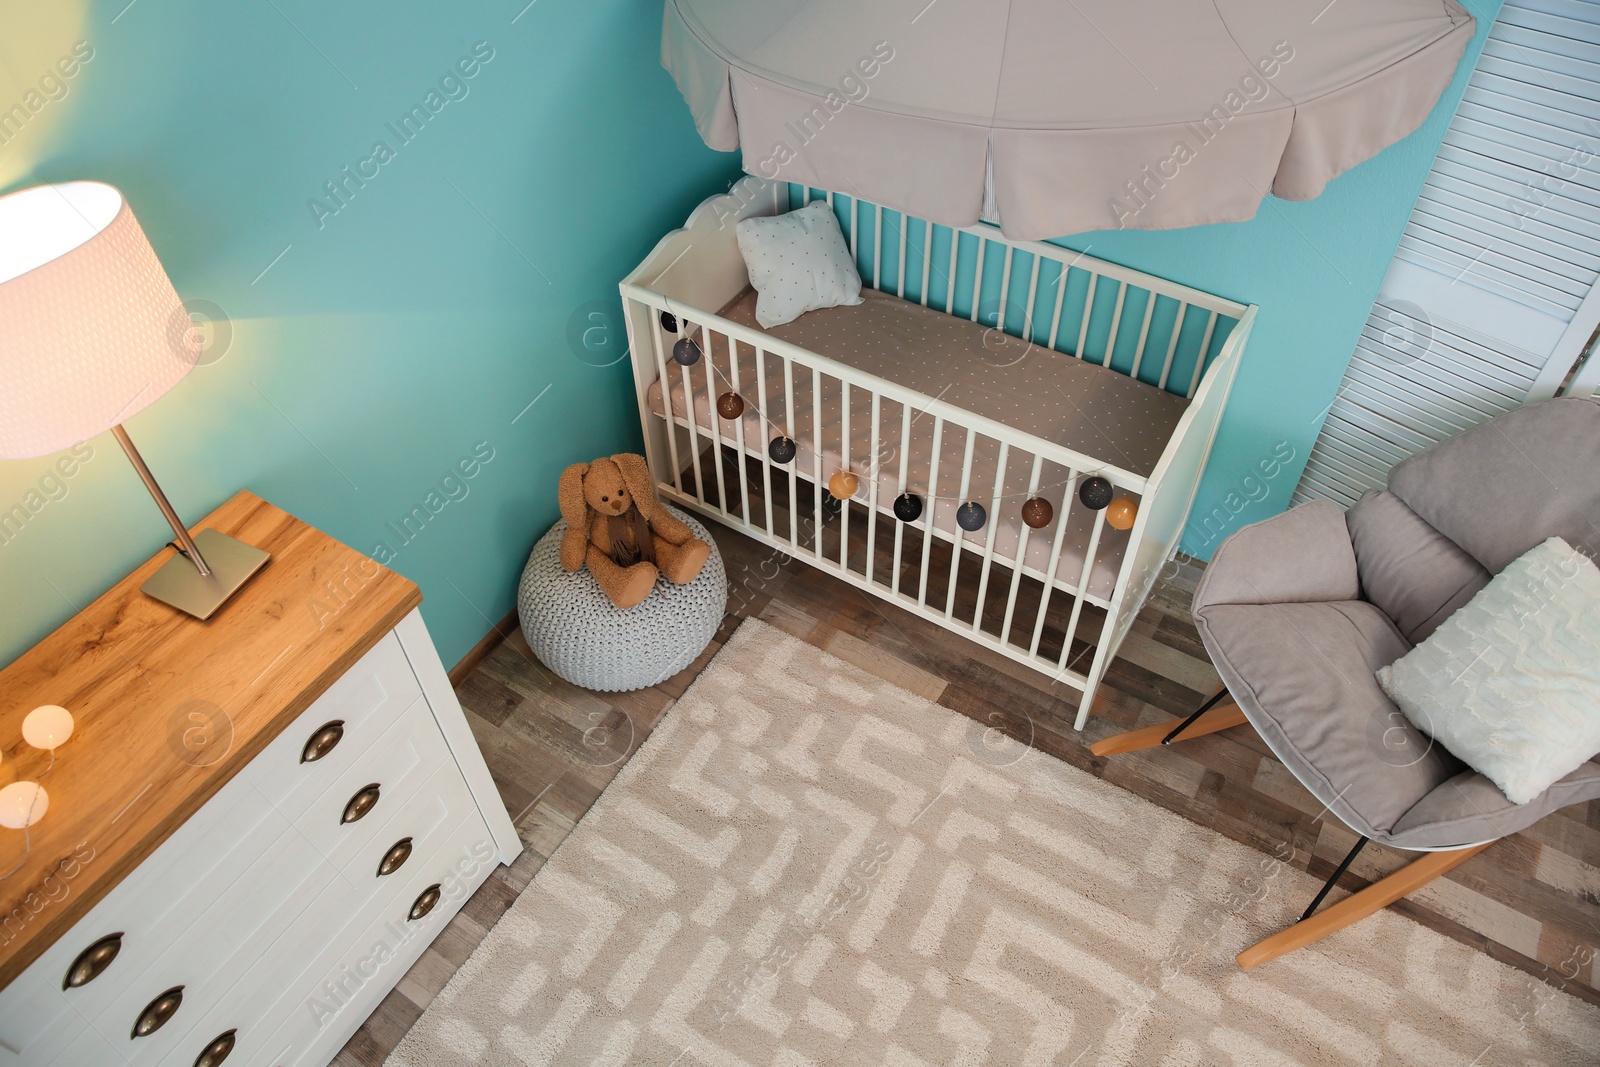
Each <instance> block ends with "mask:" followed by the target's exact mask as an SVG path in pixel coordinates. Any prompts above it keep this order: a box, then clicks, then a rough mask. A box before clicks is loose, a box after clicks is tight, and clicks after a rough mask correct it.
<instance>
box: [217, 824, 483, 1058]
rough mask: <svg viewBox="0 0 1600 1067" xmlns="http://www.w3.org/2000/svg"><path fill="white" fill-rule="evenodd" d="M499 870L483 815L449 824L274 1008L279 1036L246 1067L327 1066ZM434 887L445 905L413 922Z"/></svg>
mask: <svg viewBox="0 0 1600 1067" xmlns="http://www.w3.org/2000/svg"><path fill="white" fill-rule="evenodd" d="M494 866H495V859H494V842H493V840H492V839H491V837H490V835H489V827H488V824H487V823H485V822H484V820H483V816H482V815H480V814H479V813H478V812H477V811H476V810H474V811H472V812H471V813H470V814H468V815H467V817H466V818H464V819H461V820H458V821H455V822H453V823H452V824H450V826H449V831H448V833H445V834H443V835H442V836H441V837H440V838H439V840H438V843H437V845H436V846H430V850H429V854H428V855H421V854H414V855H413V856H412V858H411V860H410V861H409V862H407V864H406V866H405V868H404V869H403V870H402V871H401V872H397V874H396V875H395V876H394V877H397V878H398V877H399V875H400V874H408V875H409V877H407V878H406V879H405V880H404V881H403V882H401V883H400V884H399V885H398V886H397V889H396V891H395V892H393V893H391V894H389V897H388V899H386V900H385V901H384V902H383V903H382V905H381V906H379V907H374V908H368V909H365V910H364V912H363V916H362V918H361V920H360V921H358V922H355V923H352V924H351V925H350V926H349V927H348V928H347V929H346V930H345V931H344V932H342V933H341V934H340V935H339V937H338V938H337V940H336V941H334V942H332V943H330V944H329V945H328V946H327V948H325V949H324V951H323V952H322V953H320V954H319V955H318V956H317V958H316V960H315V961H314V962H313V963H312V965H311V966H310V967H309V968H307V969H306V971H305V972H304V974H303V975H302V976H301V978H300V980H299V981H298V982H297V983H296V986H295V988H293V989H291V990H289V991H288V992H287V993H285V994H284V995H283V997H282V998H281V999H280V1000H279V1001H278V1002H277V1003H276V1004H275V1005H273V1008H272V1010H271V1011H270V1012H269V1013H268V1014H267V1017H266V1019H265V1020H264V1021H265V1022H266V1023H267V1025H268V1026H272V1027H276V1031H275V1032H274V1033H273V1036H272V1037H271V1038H269V1039H268V1040H267V1042H266V1043H265V1045H264V1047H262V1048H261V1049H259V1050H258V1051H257V1052H256V1054H255V1055H253V1056H252V1057H251V1058H249V1059H247V1060H246V1061H245V1067H296V1065H299V1067H309V1065H311V1064H316V1065H317V1067H321V1065H322V1064H324V1063H326V1062H327V1060H329V1059H331V1058H332V1057H333V1055H334V1054H335V1053H336V1052H337V1051H338V1050H339V1048H340V1047H341V1046H343V1044H344V1042H345V1041H346V1040H348V1039H349V1036H350V1034H352V1033H354V1032H355V1030H356V1028H357V1027H359V1026H360V1025H361V1023H362V1022H364V1021H365V1020H366V1018H367V1016H368V1015H370V1014H371V1013H372V1011H373V1009H374V1008H376V1007H377V1005H378V1003H379V1002H380V1001H381V1000H382V999H383V997H384V995H385V994H386V993H387V991H388V990H389V989H391V988H392V987H393V986H394V984H395V983H396V982H398V981H400V979H401V978H402V977H403V976H404V975H405V973H406V971H407V970H409V969H410V968H411V965H412V964H413V963H415V962H416V960H417V958H418V957H419V956H421V955H422V953H423V950H424V949H426V948H427V946H428V944H429V943H430V942H432V940H433V939H434V938H435V937H437V936H438V935H439V932H440V931H441V930H443V929H444V927H445V925H446V924H447V923H448V922H449V921H450V919H451V918H452V917H453V916H454V915H455V914H456V912H458V911H460V910H461V906H462V905H463V904H465V903H466V902H467V898H468V897H470V896H471V895H472V893H473V891H474V890H476V889H477V888H478V886H480V885H482V884H483V882H484V881H485V880H486V879H487V878H488V877H489V874H490V872H491V871H493V870H494ZM413 867H414V868H415V869H413ZM435 884H437V885H438V886H439V887H440V898H439V903H438V904H436V905H435V906H434V908H433V910H432V911H431V912H429V913H428V914H427V915H426V916H424V917H423V918H421V919H416V920H411V919H408V918H407V915H408V914H409V912H410V911H411V908H412V906H413V905H414V904H415V903H416V901H417V899H418V897H419V896H420V895H421V894H422V893H423V892H425V891H426V890H427V889H428V888H429V887H430V886H432V885H435ZM308 1054H310V1055H309V1058H308Z"/></svg>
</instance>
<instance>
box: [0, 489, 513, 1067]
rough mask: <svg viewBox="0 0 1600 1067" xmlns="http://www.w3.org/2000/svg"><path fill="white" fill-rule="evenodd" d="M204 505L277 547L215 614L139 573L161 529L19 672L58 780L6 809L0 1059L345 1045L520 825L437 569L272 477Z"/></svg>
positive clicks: (92, 1059) (238, 530) (3, 705)
mask: <svg viewBox="0 0 1600 1067" xmlns="http://www.w3.org/2000/svg"><path fill="white" fill-rule="evenodd" d="M203 525H207V526H212V527H214V528H217V529H220V530H222V531H223V532H225V533H229V534H231V535H233V536H236V537H239V538H240V539H241V540H245V541H247V542H249V543H252V544H256V545H259V546H260V547H262V548H265V549H267V550H268V551H269V552H271V553H272V556H273V560H272V563H271V564H270V565H269V566H268V568H267V569H266V570H265V571H263V572H262V574H261V575H260V576H259V577H258V578H257V579H256V580H255V581H254V582H252V583H251V584H250V585H249V586H247V587H246V588H245V589H244V590H242V591H241V592H240V593H239V594H238V596H237V598H236V599H235V600H234V601H232V602H230V603H229V604H228V605H226V606H225V607H224V608H223V609H222V610H221V611H219V612H218V613H217V614H216V615H214V616H213V617H212V619H211V620H209V621H207V622H204V623H201V622H198V621H196V620H193V619H190V618H188V617H186V616H184V617H180V616H178V615H177V614H176V613H175V612H172V611H171V609H169V608H167V607H165V606H164V605H161V604H159V603H157V602H154V601H150V600H148V599H147V598H144V597H142V596H140V594H139V593H138V584H139V583H140V582H141V581H142V580H143V576H144V573H145V571H147V570H149V569H151V568H152V567H153V566H154V565H158V564H159V563H160V562H162V561H163V560H164V558H165V555H166V554H165V553H163V554H162V556H161V557H158V558H157V559H156V560H154V561H152V563H151V564H150V565H147V566H146V567H145V568H141V569H140V570H139V571H136V572H135V573H134V574H133V575H131V576H130V577H129V578H128V579H127V580H125V581H124V582H122V583H119V585H118V586H117V587H116V588H115V589H113V590H112V591H111V592H109V593H107V594H106V596H105V597H102V598H101V599H100V600H99V601H96V603H95V604H93V605H91V606H90V607H89V608H87V609H85V611H84V612H82V613H80V614H79V615H78V616H77V617H75V618H74V619H73V620H72V621H71V622H69V623H68V624H67V625H66V626H63V627H62V629H61V630H59V631H57V633H56V634H53V635H52V636H51V637H50V638H47V639H46V640H45V641H44V642H41V644H40V645H39V646H38V647H37V648H35V649H34V650H32V651H31V652H29V653H27V654H25V655H24V656H23V657H22V658H20V659H19V660H18V661H17V662H16V663H14V664H12V665H11V666H10V667H8V668H6V670H5V671H4V672H0V740H4V741H5V743H6V749H5V752H4V760H3V761H0V768H4V767H6V766H8V765H9V766H10V767H11V768H12V769H13V770H14V772H15V773H16V774H17V775H22V776H26V777H30V778H37V779H38V780H39V781H40V782H41V784H42V785H43V786H44V787H45V788H46V790H47V791H49V794H50V806H49V810H48V811H47V812H46V815H45V817H44V819H43V820H42V821H41V822H40V823H38V824H37V825H35V826H34V827H33V828H32V829H31V831H30V833H29V835H28V838H27V840H26V841H25V840H24V835H23V834H22V833H21V832H19V831H5V830H0V865H3V866H4V867H7V868H8V867H10V866H13V865H17V864H18V863H19V861H20V864H21V865H20V867H19V870H18V871H17V873H16V874H14V875H12V876H11V877H9V878H5V879H0V908H3V909H4V911H0V978H3V979H4V981H5V983H6V984H5V986H4V988H3V989H0V1067H10V1065H22V1064H27V1065H30V1067H33V1065H37V1067H47V1065H57V1064H59V1065H62V1067H66V1065H72V1067H88V1065H97V1064H139V1065H142V1064H180V1065H184V1067H187V1065H189V1064H194V1065H196V1067H218V1065H221V1064H228V1065H230V1067H233V1065H260V1067H290V1065H311V1064H316V1065H321V1064H325V1063H327V1062H328V1061H329V1060H330V1059H331V1058H332V1057H333V1056H334V1055H335V1054H336V1053H337V1052H338V1050H339V1049H340V1048H341V1047H342V1046H343V1044H344V1043H345V1041H346V1040H348V1038H349V1036H350V1035H351V1034H352V1033H354V1031H355V1030H356V1028H357V1027H359V1026H360V1024H361V1023H362V1021H363V1020H365V1018H366V1017H367V1015H368V1014H370V1013H371V1011H372V1010H373V1009H374V1008H375V1007H376V1006H377V1004H378V1002H379V1001H381V1000H382V998H383V997H384V995H385V994H387V993H388V991H389V990H390V989H392V988H393V986H394V985H395V983H396V982H398V981H399V979H400V978H401V976H403V975H404V974H405V972H406V970H407V969H408V968H409V967H410V965H411V964H412V963H413V962H414V961H415V960H416V959H417V957H418V956H420V955H421V953H422V951H423V950H424V949H425V948H426V947H427V945H428V943H429V942H430V941H432V939H433V938H434V937H435V936H436V935H437V934H438V933H439V931H440V930H441V929H442V928H443V926H444V924H445V923H447V922H448V921H449V919H450V917H451V916H453V915H454V914H455V913H456V912H457V911H458V910H459V909H460V907H461V905H462V904H463V903H465V901H466V899H467V898H468V896H470V895H471V893H472V891H473V890H474V889H476V888H477V887H478V886H479V885H480V884H482V882H483V881H484V880H485V879H486V878H487V877H488V876H489V873H490V872H491V871H492V870H493V867H494V865H495V864H496V863H500V862H509V861H510V860H511V859H513V858H515V856H516V855H517V853H518V852H519V851H520V849H521V845H520V842H519V841H518V840H517V836H516V832H515V829H514V828H513V826H512V825H511V820H510V818H509V817H508V816H507V814H506V812H505V810H504V808H503V807H502V806H501V804H500V801H499V797H498V794H497V792H496V790H495V788H494V784H493V782H492V780H491V779H490V777H489V772H488V769H487V767H486V766H485V765H484V762H483V758H482V756H481V754H480V753H479V751H478V749H477V747H476V745H475V744H474V742H473V740H472V735H471V732H470V730H469V728H468V726H467V722H466V718H465V716H464V714H463V712H462V710H461V708H460V705H459V704H457V703H456V701H455V696H454V693H453V692H452V691H451V688H450V685H449V682H448V679H447V678H446V676H445V672H444V668H443V666H442V665H441V664H440V662H439V658H438V655H437V653H436V652H435V651H434V648H433V645H432V643H431V641H430V640H429V638H428V633H427V630H426V628H425V627H424V626H423V623H422V619H421V616H420V614H419V613H418V611H417V604H418V602H419V601H420V595H419V593H418V592H417V589H416V587H415V586H414V585H413V584H412V583H410V582H409V581H407V580H405V579H404V578H401V577H400V576H399V575H397V574H394V573H393V572H391V571H387V570H384V569H383V568H381V567H378V566H377V565H376V564H374V563H372V561H370V560H367V559H365V558H364V557H362V556H360V555H359V554H358V553H355V552H354V551H352V550H350V549H348V548H346V547H345V546H343V545H340V544H339V543H338V542H336V541H333V540H332V539H331V538H328V537H326V536H325V535H323V534H320V533H318V532H317V531H315V530H313V529H311V528H310V527H308V526H306V525H305V524H303V523H300V522H299V521H298V520H295V519H293V518H292V517H290V516H288V515H286V514H284V513H283V512H281V511H279V510H278V509H276V508H273V507H272V506H271V505H269V504H266V503H265V502H263V501H261V500H259V499H257V498H255V497H253V496H250V495H249V494H240V495H239V496H238V497H236V498H234V500H232V501H230V502H229V503H228V504H226V505H224V506H223V507H222V508H220V509H218V511H217V512H216V513H215V514H214V515H212V516H211V517H210V518H208V520H207V521H206V522H205V523H204V524H203ZM273 650H277V653H276V654H275V655H274V654H272V653H273ZM44 703H59V704H63V705H65V706H67V707H68V708H69V709H70V710H72V711H73V712H74V714H75V716H76V718H77V723H78V726H77V730H76V732H75V733H74V735H73V737H72V739H71V740H70V741H68V742H67V744H66V745H64V746H62V748H61V749H60V750H59V751H58V752H57V755H56V760H55V764H54V766H48V765H47V763H41V762H40V760H41V758H43V759H44V760H46V761H47V760H48V756H47V755H46V754H40V753H33V752H32V751H31V750H27V749H26V748H25V747H24V746H22V745H21V744H20V741H13V739H19V738H20V722H21V717H22V716H23V715H25V714H26V713H27V711H28V710H30V709H31V708H32V707H34V706H37V705H39V704H44ZM24 857H25V858H24Z"/></svg>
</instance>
